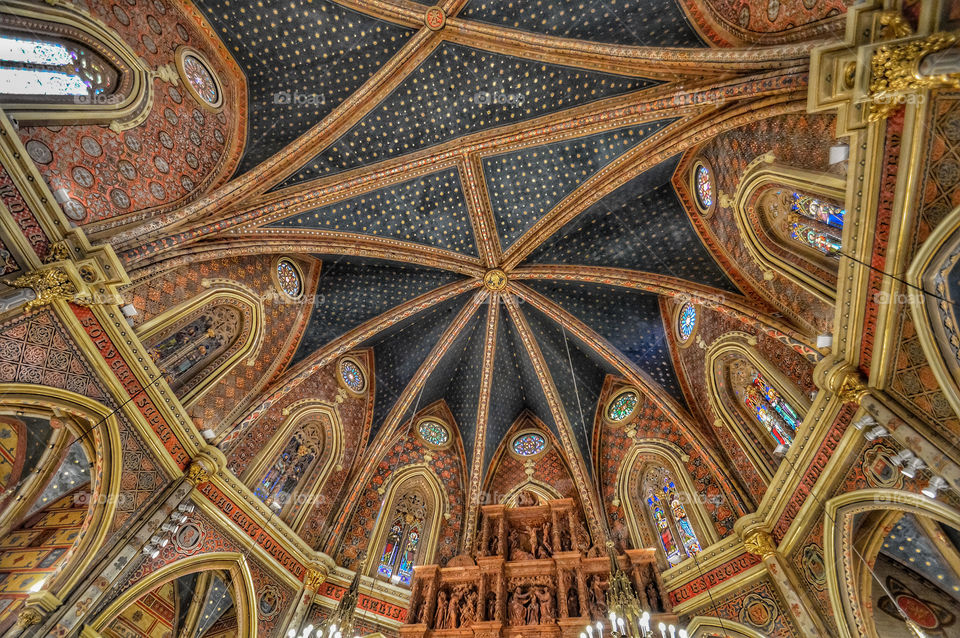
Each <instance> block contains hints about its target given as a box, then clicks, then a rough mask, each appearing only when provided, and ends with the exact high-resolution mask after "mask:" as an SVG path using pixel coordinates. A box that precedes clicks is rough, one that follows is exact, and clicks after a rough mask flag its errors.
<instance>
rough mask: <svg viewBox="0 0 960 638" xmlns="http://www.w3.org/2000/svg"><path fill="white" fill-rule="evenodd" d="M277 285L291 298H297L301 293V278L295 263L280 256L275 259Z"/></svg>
mask: <svg viewBox="0 0 960 638" xmlns="http://www.w3.org/2000/svg"><path fill="white" fill-rule="evenodd" d="M276 274H277V285H278V286H279V288H280V290H282V291H283V292H284V294H286V295H287V296H288V297H290V298H291V299H299V298H300V295H301V294H303V278H302V277H301V276H300V269H299V268H297V266H296V264H294V263H293V262H292V261H290V260H289V259H287V258H286V257H282V258H281V259H280V260H279V261H277V273H276Z"/></svg>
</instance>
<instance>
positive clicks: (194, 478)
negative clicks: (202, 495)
mask: <svg viewBox="0 0 960 638" xmlns="http://www.w3.org/2000/svg"><path fill="white" fill-rule="evenodd" d="M187 480H188V481H190V483H192V484H193V485H200V484H201V483H206V482H207V481H209V480H210V473H209V472H207V469H206V468H205V467H204V466H203V465H201V464H200V463H197V462H196V461H194V462H193V463H191V464H190V466H189V467H188V468H187Z"/></svg>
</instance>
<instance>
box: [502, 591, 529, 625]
mask: <svg viewBox="0 0 960 638" xmlns="http://www.w3.org/2000/svg"><path fill="white" fill-rule="evenodd" d="M528 600H530V596H529V594H524V593H523V590H522V589H520V586H519V585H517V587H516V589H514V590H513V593H512V594H510V600H509V602H508V603H507V607H508V612H509V614H510V624H511V625H514V626H518V625H522V624H524V622H525V621H526V617H527V609H526V605H527V601H528Z"/></svg>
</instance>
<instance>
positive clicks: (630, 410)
mask: <svg viewBox="0 0 960 638" xmlns="http://www.w3.org/2000/svg"><path fill="white" fill-rule="evenodd" d="M638 405H640V395H639V394H638V393H637V391H636V390H623V391H621V392H620V393H619V394H617V395H616V396H614V397H613V400H611V401H610V403H609V404H607V409H606V416H607V419H609V420H610V421H613V422H614V423H622V422H623V421H626V420H627V419H629V418H630V417H631V416H633V414H634V412H636V411H637V406H638Z"/></svg>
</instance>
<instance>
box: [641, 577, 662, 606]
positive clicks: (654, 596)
mask: <svg viewBox="0 0 960 638" xmlns="http://www.w3.org/2000/svg"><path fill="white" fill-rule="evenodd" d="M644 592H645V593H646V594H647V602H648V603H650V611H651V612H653V613H656V612H661V611H663V601H662V600H660V589H659V588H658V587H657V584H656V582H655V581H653V580H648V581H647V585H646V587H644Z"/></svg>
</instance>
